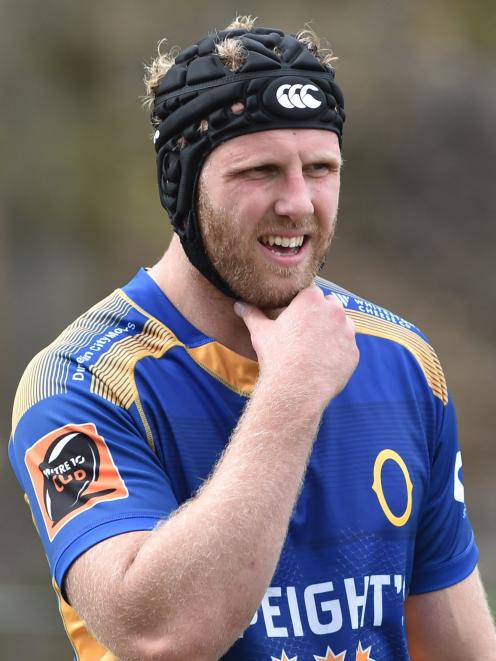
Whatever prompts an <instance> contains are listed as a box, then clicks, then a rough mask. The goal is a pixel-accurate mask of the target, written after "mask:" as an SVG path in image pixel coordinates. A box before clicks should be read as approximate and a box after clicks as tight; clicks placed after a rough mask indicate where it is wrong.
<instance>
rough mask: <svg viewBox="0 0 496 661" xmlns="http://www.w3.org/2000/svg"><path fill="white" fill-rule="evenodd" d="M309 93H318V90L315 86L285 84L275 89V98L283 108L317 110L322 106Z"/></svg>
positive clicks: (320, 102)
mask: <svg viewBox="0 0 496 661" xmlns="http://www.w3.org/2000/svg"><path fill="white" fill-rule="evenodd" d="M310 91H313V92H318V91H319V88H318V87H316V86H315V85H301V84H299V83H298V84H296V85H289V84H288V83H285V84H284V85H281V86H280V87H278V88H277V92H276V97H277V100H278V101H279V103H280V104H281V106H284V108H318V107H319V106H321V105H322V101H319V100H318V99H316V98H315V97H314V96H312V95H311V94H309V92H310Z"/></svg>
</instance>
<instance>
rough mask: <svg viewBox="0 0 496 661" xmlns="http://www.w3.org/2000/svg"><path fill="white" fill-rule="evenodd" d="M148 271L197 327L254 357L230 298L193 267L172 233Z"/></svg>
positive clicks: (247, 337)
mask: <svg viewBox="0 0 496 661" xmlns="http://www.w3.org/2000/svg"><path fill="white" fill-rule="evenodd" d="M148 274H149V275H150V276H151V277H152V278H153V279H154V280H155V282H156V283H157V284H158V286H159V287H160V289H161V290H162V291H163V292H164V294H165V295H166V296H167V297H168V298H169V300H170V301H171V302H172V303H173V305H174V306H175V307H176V308H177V309H178V310H179V312H180V313H181V314H182V315H183V316H184V317H185V318H186V319H187V320H188V321H189V322H190V323H192V324H193V326H195V327H196V328H198V330H200V331H201V332H202V333H204V334H205V335H209V336H210V337H213V338H215V339H216V340H217V341H218V342H221V343H222V344H224V345H225V346H227V347H229V348H230V349H232V350H233V351H235V352H236V353H239V354H241V355H243V356H246V357H247V358H251V359H253V360H256V354H255V351H254V349H253V347H252V344H251V339H250V334H249V332H248V329H247V328H246V326H245V324H244V322H243V320H242V319H240V318H239V317H238V316H237V315H236V314H235V313H234V309H233V306H234V299H233V298H230V297H229V296H225V295H224V294H222V293H221V292H220V291H219V290H218V289H217V288H216V287H214V285H212V284H211V283H210V282H209V281H208V280H207V279H206V278H204V277H203V275H201V273H200V272H199V271H197V270H196V268H195V267H194V266H193V265H192V264H191V263H190V261H189V260H188V258H187V257H186V254H185V252H184V250H183V248H182V246H181V242H180V240H179V237H177V236H176V235H175V234H174V236H173V238H172V241H171V243H170V246H169V248H168V249H167V251H166V253H165V254H164V256H163V257H162V258H161V259H160V261H159V262H157V264H155V266H153V267H152V268H151V269H150V270H149V271H148Z"/></svg>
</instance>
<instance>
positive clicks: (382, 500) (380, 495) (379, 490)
mask: <svg viewBox="0 0 496 661" xmlns="http://www.w3.org/2000/svg"><path fill="white" fill-rule="evenodd" d="M386 461H393V462H394V463H395V464H396V465H397V466H398V467H399V469H400V470H401V472H402V474H403V479H404V480H405V486H406V506H405V510H404V512H403V514H401V515H396V514H394V513H393V512H392V511H391V508H390V507H389V503H388V501H387V500H386V496H385V495H384V488H383V484H382V483H383V477H382V469H383V467H384V464H385V463H386ZM372 491H374V492H375V494H376V496H377V499H378V500H379V504H380V506H381V508H382V511H383V512H384V514H385V515H386V518H387V520H388V521H389V522H390V523H392V524H393V526H396V527H398V528H401V527H402V526H404V525H405V524H406V523H407V521H408V519H409V518H410V516H411V513H412V505H413V498H412V492H413V483H412V480H411V477H410V473H409V472H408V468H407V465H406V464H405V462H404V461H403V458H402V457H401V456H400V455H399V454H398V453H397V452H395V451H394V450H389V449H387V450H382V451H381V452H379V454H378V455H377V457H376V460H375V462H374V482H373V484H372Z"/></svg>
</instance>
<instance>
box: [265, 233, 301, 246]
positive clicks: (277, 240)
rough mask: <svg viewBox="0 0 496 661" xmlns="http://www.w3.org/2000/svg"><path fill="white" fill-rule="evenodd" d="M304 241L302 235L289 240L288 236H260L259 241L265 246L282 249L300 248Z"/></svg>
mask: <svg viewBox="0 0 496 661" xmlns="http://www.w3.org/2000/svg"><path fill="white" fill-rule="evenodd" d="M304 240H305V237H304V236H303V235H301V236H292V237H291V238H289V237H288V236H276V235H273V234H271V235H269V236H262V237H261V238H260V241H261V242H262V243H264V244H265V245H267V244H269V245H270V246H274V245H276V246H282V247H283V248H300V247H301V246H302V245H303V241H304Z"/></svg>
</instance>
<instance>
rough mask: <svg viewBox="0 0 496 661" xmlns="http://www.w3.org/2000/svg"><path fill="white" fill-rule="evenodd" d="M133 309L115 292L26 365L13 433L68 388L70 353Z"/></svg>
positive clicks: (86, 344) (13, 416)
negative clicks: (28, 414)
mask: <svg viewBox="0 0 496 661" xmlns="http://www.w3.org/2000/svg"><path fill="white" fill-rule="evenodd" d="M130 309H131V306H130V304H129V302H128V301H125V300H123V299H122V297H121V296H119V294H118V292H114V293H112V294H110V296H107V298H105V299H104V300H103V301H100V302H99V303H97V304H96V305H95V306H93V307H92V308H91V309H90V310H89V311H88V312H87V313H86V314H83V315H82V316H81V317H79V318H78V319H76V321H75V322H73V323H72V324H71V325H70V326H68V327H67V328H66V329H65V330H64V331H63V332H62V333H61V334H60V335H59V336H58V337H57V338H56V339H55V340H54V341H53V342H52V343H51V344H50V345H49V346H48V347H46V348H45V349H43V350H42V351H40V353H38V354H37V355H36V356H35V357H34V358H33V359H32V361H31V362H30V363H29V365H28V366H27V368H26V370H25V372H24V374H23V376H22V379H21V381H20V383H19V387H18V389H17V393H16V397H15V401H14V409H13V413H12V433H13V432H14V431H15V429H16V427H17V425H18V423H19V420H20V419H21V418H22V416H23V415H24V414H25V413H26V411H27V410H28V409H30V408H31V407H32V406H34V405H35V404H37V403H38V402H41V401H42V400H43V399H47V398H48V397H52V396H54V395H61V394H64V393H66V392H67V379H68V377H69V368H70V365H71V361H70V360H69V356H70V355H71V354H74V353H76V352H77V351H78V350H80V349H83V348H84V347H86V346H88V345H89V344H91V342H92V340H93V338H94V337H96V336H97V335H99V334H101V333H103V332H104V331H106V330H107V329H108V326H109V324H110V323H116V322H117V321H118V320H120V319H122V318H123V317H124V316H125V315H126V314H127V312H128V311H129V310H130Z"/></svg>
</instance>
